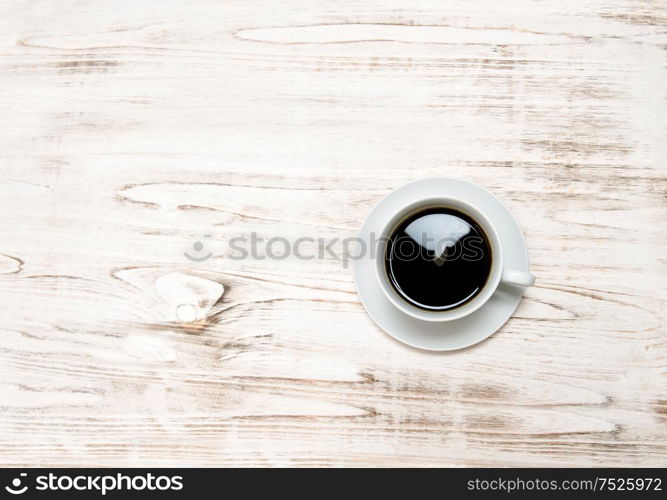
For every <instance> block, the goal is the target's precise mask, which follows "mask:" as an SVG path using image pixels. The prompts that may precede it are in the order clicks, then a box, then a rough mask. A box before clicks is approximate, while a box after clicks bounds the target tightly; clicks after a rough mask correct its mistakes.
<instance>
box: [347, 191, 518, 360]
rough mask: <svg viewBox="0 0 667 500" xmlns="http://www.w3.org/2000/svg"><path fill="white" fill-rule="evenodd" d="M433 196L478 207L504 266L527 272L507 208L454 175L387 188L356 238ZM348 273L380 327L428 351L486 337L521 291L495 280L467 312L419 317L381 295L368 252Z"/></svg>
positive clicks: (366, 236)
mask: <svg viewBox="0 0 667 500" xmlns="http://www.w3.org/2000/svg"><path fill="white" fill-rule="evenodd" d="M438 196H452V197H457V198H461V199H465V200H468V201H470V202H471V203H473V204H474V205H475V206H476V207H478V208H479V209H480V210H481V211H482V212H483V213H484V214H486V216H487V217H488V218H489V219H490V220H491V222H492V223H493V225H494V226H495V227H496V229H497V231H498V235H499V236H500V241H501V245H502V249H503V258H504V261H505V262H504V265H505V267H506V268H508V269H517V270H525V271H528V251H527V249H526V242H525V240H524V238H523V233H522V232H521V228H520V227H519V224H518V222H517V221H516V219H515V218H514V216H513V215H512V214H511V212H510V211H509V210H508V209H507V207H505V205H503V203H502V202H501V201H500V200H499V199H498V198H496V197H495V196H494V195H492V194H491V193H489V192H488V191H486V190H485V189H482V188H481V187H479V186H477V185H475V184H471V183H469V182H465V181H462V180H458V179H450V178H435V179H423V180H419V181H415V182H412V183H410V184H406V185H405V186H402V187H400V188H398V189H397V190H395V191H392V192H391V193H389V194H388V195H387V196H386V197H385V198H383V199H382V200H380V202H379V203H378V204H377V205H375V207H374V208H373V209H372V210H371V212H370V214H369V215H368V218H367V219H366V222H364V225H363V226H362V228H361V231H360V233H359V237H360V238H361V239H362V240H364V241H366V242H368V241H370V235H371V233H375V234H380V233H381V231H382V229H383V227H384V225H385V224H386V223H387V221H388V220H389V219H390V218H391V217H392V216H393V215H394V214H395V213H396V212H397V211H398V210H399V209H400V208H401V207H404V206H406V204H408V203H410V202H412V201H415V200H417V199H421V198H427V197H438ZM367 248H368V247H367ZM369 253H370V252H369ZM354 277H355V281H356V285H357V291H358V292H359V296H360V297H361V302H362V303H363V304H364V307H365V308H366V311H367V312H368V314H369V315H370V317H371V318H372V319H373V321H375V323H377V324H378V326H380V328H382V329H383V330H384V331H385V332H387V333H388V334H389V335H390V336H392V337H393V338H395V339H396V340H398V341H400V342H403V343H405V344H408V345H410V346H412V347H416V348H418V349H426V350H429V351H451V350H455V349H462V348H464V347H469V346H471V345H473V344H476V343H478V342H481V341H482V340H484V339H486V338H488V337H490V336H491V335H492V334H494V333H495V332H496V331H497V330H498V329H499V328H500V327H501V326H503V324H505V322H506V321H507V320H508V319H509V318H510V316H511V315H512V313H513V312H514V310H515V309H516V308H517V306H518V305H519V302H521V297H522V296H523V288H520V287H513V286H507V285H503V284H502V283H501V285H500V286H499V287H498V289H497V290H496V292H495V293H494V294H493V296H492V297H491V298H490V299H489V300H488V302H486V304H484V305H483V306H482V307H481V308H480V309H478V310H477V311H476V312H474V313H472V314H471V315H469V316H466V317H464V318H461V319H457V320H453V321H444V322H432V321H423V320H419V319H416V318H413V317H411V316H408V315H407V314H405V313H403V312H402V311H400V310H399V309H398V308H396V307H395V306H394V305H393V304H392V303H391V302H390V301H389V299H387V297H386V296H385V294H384V293H383V292H382V290H381V289H380V286H379V284H378V282H377V275H376V272H375V263H374V261H373V260H372V259H371V256H370V255H366V256H365V257H364V258H362V259H359V260H358V261H356V262H355V269H354Z"/></svg>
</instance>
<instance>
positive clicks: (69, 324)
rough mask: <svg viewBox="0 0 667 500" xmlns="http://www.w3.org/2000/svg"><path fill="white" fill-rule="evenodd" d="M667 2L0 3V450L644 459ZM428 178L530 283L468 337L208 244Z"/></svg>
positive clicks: (577, 461) (318, 264)
mask: <svg viewBox="0 0 667 500" xmlns="http://www.w3.org/2000/svg"><path fill="white" fill-rule="evenodd" d="M666 29H667V3H666V2H665V1H664V0H661V1H656V2H635V1H628V0H623V1H620V0H617V1H612V0H604V1H591V2H564V1H562V0H558V1H544V2H531V1H514V0H509V1H504V2H475V1H471V0H466V1H461V2H448V1H410V2H407V1H406V2H390V1H388V0H370V1H366V0H365V1H360V0H349V1H341V2H325V1H311V0H308V1H297V0H290V1H287V2H279V3H277V2H274V1H251V2H212V1H202V2H186V1H184V0H177V1H173V2H166V3H165V2H152V3H149V2H136V1H113V2H111V1H109V2H102V1H92V2H85V1H80V2H73V1H63V2H48V1H31V2H27V1H26V2H23V1H6V2H3V3H2V4H1V6H0V122H1V124H2V133H1V134H0V173H1V177H0V181H1V183H0V195H1V196H0V208H1V212H0V213H1V215H0V234H1V235H2V238H1V240H0V254H2V255H1V256H0V273H1V274H0V294H1V295H0V297H1V299H2V310H1V311H2V312H1V313H0V314H1V317H0V462H1V464H2V465H13V466H38V465H41V466H50V465H59V466H68V465H69V466H78V465H80V466H94V465H97V466H115V465H125V466H139V465H144V466H198V465H199V466H279V465H286V466H320V465H323V466H324V465H342V466H392V465H405V466H426V465H431V466H433V465H436V466H441V465H442V466H444V465H451V466H577V465H581V466H583V465H589V466H611V465H617V466H624V465H628V466H640V465H643V466H649V465H654V466H667V443H666V440H665V437H666V436H667V337H666V336H667V333H666V329H665V324H666V313H665V310H666V309H667V308H666V287H665V283H666V280H665V278H666V275H667V273H666V267H667V261H666V252H665V246H666V245H667V234H666V233H665V221H666V219H667V202H666V196H665V195H666V191H667V175H666V166H667V147H666V145H665V144H666V142H667V140H666V139H667V126H666V118H667V103H666V98H665V96H666V94H665V83H666V82H667V69H666V65H665V64H666V57H665V54H666V52H665V47H666V46H667V35H666ZM427 176H455V177H461V178H464V179H467V180H470V181H473V182H476V183H479V184H480V185H482V186H484V187H486V188H488V189H490V190H492V191H493V192H494V193H496V194H497V195H498V196H500V197H501V198H502V199H503V200H504V201H505V202H506V203H507V204H508V206H509V207H510V208H511V209H512V210H513V212H514V213H515V214H516V216H517V218H518V219H519V220H520V222H521V224H522V225H523V227H524V229H525V233H526V238H527V241H528V246H529V251H530V256H531V262H532V270H533V272H534V273H535V274H536V276H537V279H538V285H537V287H536V288H533V289H530V290H529V291H528V292H527V296H526V298H525V300H524V302H523V303H522V305H521V306H520V307H519V309H518V310H517V312H516V314H515V316H514V317H513V318H512V319H511V320H510V321H509V322H508V323H507V324H506V325H505V327H504V328H503V329H502V330H501V331H499V332H498V333H497V334H495V335H494V336H493V337H492V338H491V339H490V340H488V341H486V342H484V343H482V344H480V345H478V346H477V347H474V348H472V349H468V350H465V351H462V352H456V353H451V354H444V355H443V354H440V355H438V354H429V353H424V352H419V351H416V350H412V349H410V348H406V347H404V346H402V345H401V344H398V343H397V342H394V341H392V340H391V339H390V338H389V337H388V336H386V335H385V334H384V333H383V332H382V331H380V330H379V329H378V328H377V327H376V326H375V325H374V324H373V323H372V321H371V320H370V319H369V318H368V316H367V315H366V313H365V312H364V310H363V308H362V306H361V304H360V302H359V298H358V297H357V295H356V293H355V289H354V283H353V278H352V272H351V269H350V268H349V267H347V268H346V267H345V266H344V265H343V262H341V261H340V260H335V259H333V258H331V257H328V256H327V257H325V258H323V259H313V260H308V261H303V260H297V259H291V258H290V259H285V260H281V261H275V260H266V259H265V260H258V259H251V258H248V259H245V260H234V259H231V258H229V255H227V253H226V252H227V242H228V241H229V239H230V238H232V237H235V236H244V235H245V236H249V235H250V234H251V233H252V232H256V233H257V235H258V236H259V237H263V238H266V239H268V238H272V237H285V238H288V239H290V240H294V239H296V238H299V237H314V238H319V237H322V238H327V239H331V238H344V237H349V236H353V235H354V234H355V233H356V231H357V229H358V227H359V226H360V224H361V222H362V221H363V219H364V217H365V216H366V214H367V213H368V211H369V209H370V208H371V207H372V205H373V204H374V203H375V202H376V201H377V200H378V199H380V198H381V197H382V196H383V195H385V194H386V193H388V192H390V191H391V190H392V189H394V188H396V187H398V186H400V185H402V184H404V183H406V182H408V181H410V180H414V179H417V178H422V177H427ZM206 235H209V236H206ZM197 241H200V242H202V245H203V248H202V249H201V250H200V251H199V252H200V253H197V254H196V255H197V256H205V255H207V254H208V253H209V252H210V253H211V254H212V255H211V257H210V258H208V259H206V260H203V261H202V262H193V261H190V260H188V259H187V258H186V257H184V252H186V251H188V250H189V251H192V250H193V244H195V243H196V242H197ZM304 248H305V247H304ZM310 250H311V251H312V250H316V249H314V248H311V249H310ZM220 284H221V285H223V286H224V287H225V288H226V290H225V293H224V294H223V295H222V297H221V298H220V299H219V294H220V286H219V285H220ZM218 299H219V300H218ZM179 306H182V307H179Z"/></svg>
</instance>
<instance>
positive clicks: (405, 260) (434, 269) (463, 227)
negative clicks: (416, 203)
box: [385, 208, 491, 311]
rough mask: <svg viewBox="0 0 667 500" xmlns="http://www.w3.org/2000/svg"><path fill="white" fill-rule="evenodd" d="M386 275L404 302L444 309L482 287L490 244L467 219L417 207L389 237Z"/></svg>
mask: <svg viewBox="0 0 667 500" xmlns="http://www.w3.org/2000/svg"><path fill="white" fill-rule="evenodd" d="M385 265H386V269H387V275H388V277H389V279H390V281H391V283H392V285H393V286H394V288H395V289H396V291H397V292H398V293H399V295H401V296H402V297H403V298H404V299H405V300H407V301H408V302H409V303H411V304H413V305H415V306H417V307H420V308H422V309H428V310H438V311H444V310H448V309H453V308H455V307H459V306H462V305H463V304H465V303H467V302H469V301H470V300H472V299H473V298H474V297H475V296H476V295H477V294H478V293H479V292H480V291H481V290H482V288H484V284H485V283H486V280H487V278H488V277H489V273H490V271H491V247H490V245H489V240H488V238H487V236H486V234H484V231H483V230H482V228H481V227H480V226H479V224H477V223H476V222H475V221H474V220H473V219H472V218H470V217H468V216H467V215H465V214H463V213H461V212H459V211H457V210H452V209H449V208H431V209H427V210H423V211H421V212H417V213H415V214H413V215H411V216H410V217H408V218H407V219H405V220H404V221H403V222H401V223H400V224H399V225H398V226H397V228H396V229H395V230H394V232H393V233H392V234H391V236H390V238H389V242H388V245H387V251H386V254H385Z"/></svg>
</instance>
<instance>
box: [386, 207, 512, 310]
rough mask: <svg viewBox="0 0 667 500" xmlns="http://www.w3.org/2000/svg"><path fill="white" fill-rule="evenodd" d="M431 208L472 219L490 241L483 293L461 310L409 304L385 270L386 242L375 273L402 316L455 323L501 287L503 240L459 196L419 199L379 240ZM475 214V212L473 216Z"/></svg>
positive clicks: (392, 221)
mask: <svg viewBox="0 0 667 500" xmlns="http://www.w3.org/2000/svg"><path fill="white" fill-rule="evenodd" d="M429 207H444V208H452V209H454V210H459V211H461V212H463V213H464V214H466V215H468V216H469V217H471V218H472V219H473V220H474V221H475V222H477V223H478V224H479V225H480V226H482V229H483V230H484V232H485V233H486V235H487V237H488V238H489V244H490V245H491V249H492V250H491V251H492V261H491V272H490V273H489V277H488V278H487V281H486V283H485V285H484V287H483V288H482V290H481V291H480V292H479V293H478V294H477V296H475V297H474V298H473V299H472V300H471V301H470V302H467V303H465V304H463V305H462V306H460V307H457V308H455V309H451V310H445V311H429V310H425V309H421V308H419V307H417V306H415V305H412V304H410V303H409V302H407V301H406V300H405V299H404V298H403V297H401V296H400V295H399V293H398V292H397V291H396V289H395V288H394V286H393V285H392V284H391V282H390V279H389V276H387V273H386V267H385V252H386V241H384V244H380V245H378V248H377V251H376V255H375V258H376V263H375V274H376V279H377V280H378V283H379V284H380V288H381V289H382V292H383V293H384V294H385V296H386V297H387V299H388V300H389V301H390V302H391V303H392V305H393V306H394V307H396V308H397V309H399V310H400V311H402V312H403V313H405V314H407V315H409V316H411V317H413V318H416V319H419V320H424V321H431V322H442V321H452V320H456V319H460V318H463V317H465V316H469V315H470V314H472V313H474V312H475V311H477V310H478V309H479V308H481V307H482V306H483V305H484V304H486V302H488V300H489V299H490V298H491V297H492V296H493V294H494V293H495V291H496V290H497V288H498V285H499V284H500V280H501V277H502V270H503V253H502V245H501V244H500V237H499V235H498V231H497V230H496V227H495V226H494V224H493V223H492V222H491V220H489V218H488V217H487V216H486V215H485V214H484V213H483V212H482V211H481V210H480V209H478V208H477V207H476V206H475V205H474V204H473V203H471V202H470V201H467V200H464V199H462V198H459V197H456V196H429V197H425V198H418V199H415V200H412V201H411V202H408V203H406V204H404V205H403V207H402V208H400V209H399V210H397V211H395V213H394V215H393V216H392V217H391V218H390V219H389V220H388V221H387V222H386V223H385V224H384V226H383V228H382V230H381V231H380V240H381V241H383V240H385V239H388V237H389V235H390V234H391V232H392V231H393V230H394V229H395V228H396V227H397V226H398V225H399V224H400V223H401V222H402V221H403V220H405V219H406V218H407V217H410V216H411V215H413V214H414V213H417V212H418V211H421V210H427V209H428V208H429ZM470 212H472V213H470Z"/></svg>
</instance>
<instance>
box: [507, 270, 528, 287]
mask: <svg viewBox="0 0 667 500" xmlns="http://www.w3.org/2000/svg"><path fill="white" fill-rule="evenodd" d="M500 281H502V282H503V283H505V284H507V285H512V286H521V287H526V286H533V285H534V284H535V276H533V275H532V274H530V273H529V272H528V271H515V270H513V269H506V270H505V271H504V272H503V276H502V278H501V279H500Z"/></svg>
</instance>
